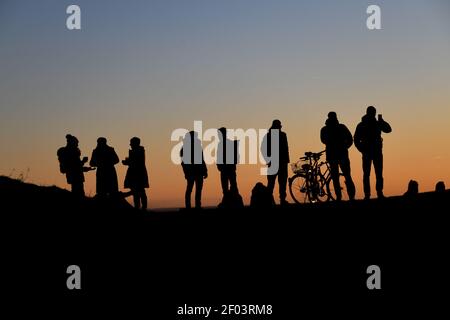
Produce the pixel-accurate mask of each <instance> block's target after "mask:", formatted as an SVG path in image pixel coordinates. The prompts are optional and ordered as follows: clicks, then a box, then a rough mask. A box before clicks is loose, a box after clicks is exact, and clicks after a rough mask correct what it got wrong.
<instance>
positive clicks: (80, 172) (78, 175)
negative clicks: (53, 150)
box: [57, 134, 91, 198]
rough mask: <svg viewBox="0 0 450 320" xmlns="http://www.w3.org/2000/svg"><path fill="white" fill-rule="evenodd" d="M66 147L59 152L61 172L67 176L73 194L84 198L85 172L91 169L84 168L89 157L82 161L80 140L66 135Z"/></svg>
mask: <svg viewBox="0 0 450 320" xmlns="http://www.w3.org/2000/svg"><path fill="white" fill-rule="evenodd" d="M66 141H67V143H66V146H65V147H61V148H59V149H58V151H57V156H58V160H59V170H60V172H61V173H64V174H65V175H66V180H67V183H68V184H70V185H71V188H72V193H73V194H74V195H76V196H77V197H80V198H83V197H84V196H85V193H84V172H86V171H89V170H91V168H88V167H84V164H85V163H86V162H87V161H88V158H87V157H84V158H83V159H80V157H81V151H80V149H79V148H78V139H77V138H76V137H75V136H73V135H71V134H67V135H66Z"/></svg>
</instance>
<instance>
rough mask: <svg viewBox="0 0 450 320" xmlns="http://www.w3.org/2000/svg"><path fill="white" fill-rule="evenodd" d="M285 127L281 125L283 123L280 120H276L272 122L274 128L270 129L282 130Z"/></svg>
mask: <svg viewBox="0 0 450 320" xmlns="http://www.w3.org/2000/svg"><path fill="white" fill-rule="evenodd" d="M282 127H283V126H282V125H281V121H280V120H278V119H275V120H273V121H272V126H271V127H270V129H278V130H281V128H282Z"/></svg>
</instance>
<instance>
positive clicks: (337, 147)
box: [320, 111, 355, 201]
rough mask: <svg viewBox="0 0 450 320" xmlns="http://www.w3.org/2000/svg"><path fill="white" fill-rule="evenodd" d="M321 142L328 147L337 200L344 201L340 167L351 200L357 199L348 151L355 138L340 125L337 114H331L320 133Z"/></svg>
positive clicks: (327, 152) (328, 158)
mask: <svg viewBox="0 0 450 320" xmlns="http://www.w3.org/2000/svg"><path fill="white" fill-rule="evenodd" d="M320 140H321V141H322V143H323V144H325V146H326V154H327V161H328V163H329V164H330V171H331V178H332V179H333V184H334V190H335V192H336V200H338V201H340V200H341V199H342V190H341V184H340V182H339V167H341V170H342V174H343V175H344V177H345V185H346V187H347V193H348V197H349V199H350V200H354V199H355V184H354V183H353V180H352V176H351V171H350V159H349V157H348V149H349V148H350V147H351V146H352V144H353V137H352V134H351V132H350V130H348V128H347V127H346V126H345V125H344V124H341V123H339V121H338V118H337V115H336V112H333V111H331V112H329V113H328V119H327V120H326V122H325V127H323V128H322V130H321V131H320Z"/></svg>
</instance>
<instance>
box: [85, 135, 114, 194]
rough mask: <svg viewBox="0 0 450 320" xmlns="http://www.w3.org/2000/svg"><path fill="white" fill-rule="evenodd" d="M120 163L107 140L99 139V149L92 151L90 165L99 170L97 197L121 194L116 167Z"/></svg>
mask: <svg viewBox="0 0 450 320" xmlns="http://www.w3.org/2000/svg"><path fill="white" fill-rule="evenodd" d="M118 163H119V157H118V156H117V154H116V152H115V151H114V148H112V147H110V146H108V144H107V141H106V138H103V137H100V138H98V139H97V147H96V148H95V149H94V151H92V156H91V161H90V162H89V165H90V166H91V167H96V168H97V173H96V177H97V184H96V187H97V196H100V197H104V196H108V195H114V194H117V193H118V192H119V185H118V182H117V173H116V168H114V166H115V165H116V164H118Z"/></svg>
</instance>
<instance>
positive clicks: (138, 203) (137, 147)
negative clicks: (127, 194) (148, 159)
mask: <svg viewBox="0 0 450 320" xmlns="http://www.w3.org/2000/svg"><path fill="white" fill-rule="evenodd" d="M130 147H131V149H130V150H129V151H128V157H127V158H125V160H123V161H122V164H124V165H126V166H128V170H127V173H126V176H125V183H124V186H125V188H129V189H130V190H131V194H132V195H133V200H134V207H135V208H136V209H142V210H146V209H147V194H146V193H145V189H146V188H148V187H149V183H148V174H147V168H146V166H145V149H144V147H143V146H141V140H140V139H139V138H138V137H133V138H131V140H130Z"/></svg>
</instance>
